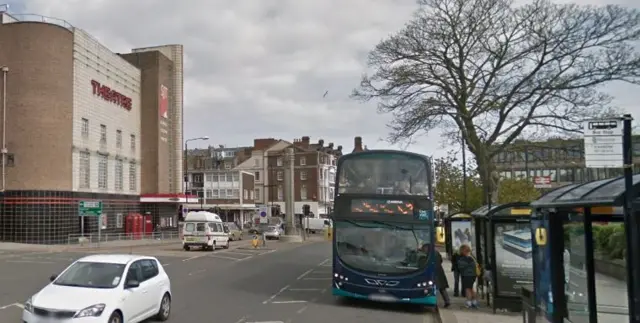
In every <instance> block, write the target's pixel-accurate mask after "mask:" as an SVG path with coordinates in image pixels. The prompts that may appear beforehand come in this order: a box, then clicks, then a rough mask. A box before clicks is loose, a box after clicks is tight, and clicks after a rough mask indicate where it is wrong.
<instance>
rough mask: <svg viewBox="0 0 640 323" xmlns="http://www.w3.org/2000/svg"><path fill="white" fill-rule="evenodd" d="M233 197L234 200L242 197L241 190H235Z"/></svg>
mask: <svg viewBox="0 0 640 323" xmlns="http://www.w3.org/2000/svg"><path fill="white" fill-rule="evenodd" d="M233 197H234V198H239V197H240V190H239V189H234V190H233Z"/></svg>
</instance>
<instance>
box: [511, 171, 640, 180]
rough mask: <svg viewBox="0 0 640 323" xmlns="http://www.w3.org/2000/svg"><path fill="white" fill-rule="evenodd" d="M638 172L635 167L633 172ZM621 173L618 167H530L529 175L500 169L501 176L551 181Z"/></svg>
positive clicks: (610, 176) (611, 175) (589, 178)
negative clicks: (537, 178) (542, 178)
mask: <svg viewBox="0 0 640 323" xmlns="http://www.w3.org/2000/svg"><path fill="white" fill-rule="evenodd" d="M638 172H640V168H635V169H634V173H638ZM622 175H623V170H622V169H618V168H559V169H530V170H529V176H527V172H526V171H524V170H514V171H501V172H500V177H501V178H529V179H533V178H534V177H539V176H549V177H550V178H551V181H552V182H582V181H593V180H601V179H607V178H614V177H618V176H622Z"/></svg>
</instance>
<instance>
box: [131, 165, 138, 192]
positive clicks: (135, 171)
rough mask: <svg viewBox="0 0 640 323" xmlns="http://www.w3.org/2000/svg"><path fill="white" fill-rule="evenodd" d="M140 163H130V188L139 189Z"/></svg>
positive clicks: (132, 189)
mask: <svg viewBox="0 0 640 323" xmlns="http://www.w3.org/2000/svg"><path fill="white" fill-rule="evenodd" d="M137 166H138V165H136V163H134V162H131V163H129V190H130V191H137V190H138V167H137Z"/></svg>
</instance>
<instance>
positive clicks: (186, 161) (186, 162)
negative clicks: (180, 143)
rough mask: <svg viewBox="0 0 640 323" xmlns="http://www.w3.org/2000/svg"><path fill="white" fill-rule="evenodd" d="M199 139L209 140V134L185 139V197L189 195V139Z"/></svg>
mask: <svg viewBox="0 0 640 323" xmlns="http://www.w3.org/2000/svg"><path fill="white" fill-rule="evenodd" d="M197 140H209V136H204V137H197V138H191V139H187V140H185V141H184V170H183V175H184V178H183V183H184V190H183V193H184V195H185V199H186V196H187V182H188V181H189V173H188V170H187V165H188V159H187V157H188V156H187V155H188V154H189V149H188V148H189V146H188V145H187V144H188V143H189V141H197ZM187 202H189V201H188V200H187Z"/></svg>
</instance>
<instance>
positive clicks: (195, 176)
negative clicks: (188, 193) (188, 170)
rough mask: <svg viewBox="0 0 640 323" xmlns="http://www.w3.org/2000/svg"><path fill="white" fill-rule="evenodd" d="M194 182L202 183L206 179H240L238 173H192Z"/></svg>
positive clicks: (232, 180)
mask: <svg viewBox="0 0 640 323" xmlns="http://www.w3.org/2000/svg"><path fill="white" fill-rule="evenodd" d="M192 176H193V182H194V183H203V180H204V179H206V181H207V182H213V183H215V182H238V181H240V174H239V173H224V174H193V175H192Z"/></svg>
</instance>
